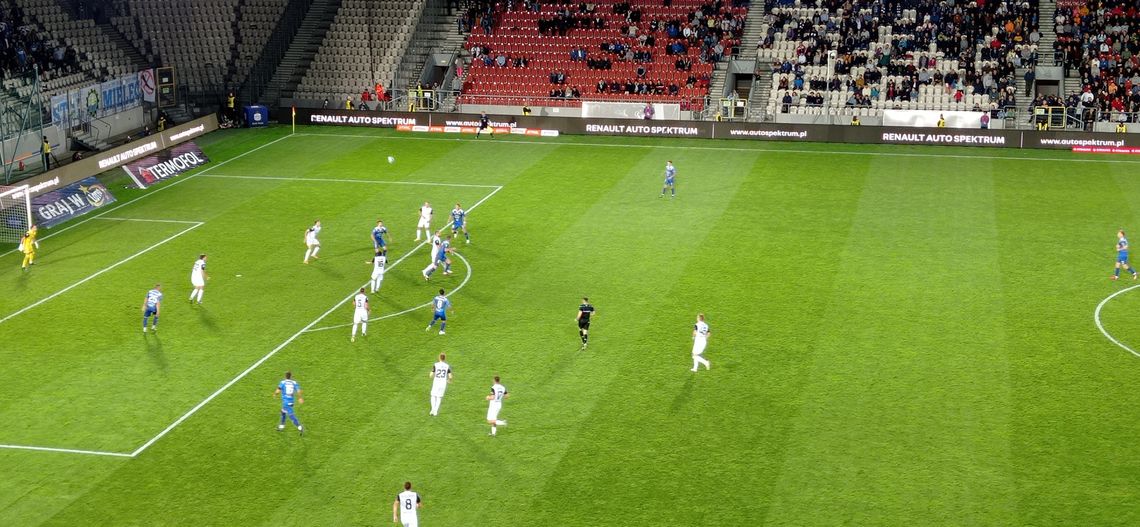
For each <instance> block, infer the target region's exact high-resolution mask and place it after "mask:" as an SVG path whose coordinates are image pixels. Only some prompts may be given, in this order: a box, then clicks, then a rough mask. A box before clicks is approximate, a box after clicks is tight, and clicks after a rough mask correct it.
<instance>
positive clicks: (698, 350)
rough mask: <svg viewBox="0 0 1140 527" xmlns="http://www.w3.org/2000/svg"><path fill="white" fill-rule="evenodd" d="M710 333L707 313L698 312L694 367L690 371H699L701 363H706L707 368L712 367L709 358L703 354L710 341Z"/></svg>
mask: <svg viewBox="0 0 1140 527" xmlns="http://www.w3.org/2000/svg"><path fill="white" fill-rule="evenodd" d="M709 333H711V332H710V331H709V325H708V324H706V323H705V314H704V313H700V314H698V315H697V323H696V324H693V369H691V370H689V371H697V366H698V365H700V364H704V365H705V369H706V370H709V369H712V366H711V365H710V363H709V361H708V359H705V358H704V357H702V356H701V354H702V353H704V352H705V346H707V345H708V343H709Z"/></svg>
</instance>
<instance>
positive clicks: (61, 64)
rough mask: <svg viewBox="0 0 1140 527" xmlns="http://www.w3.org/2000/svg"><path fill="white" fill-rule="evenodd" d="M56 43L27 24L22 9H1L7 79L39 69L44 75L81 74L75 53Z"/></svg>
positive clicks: (0, 49) (0, 51)
mask: <svg viewBox="0 0 1140 527" xmlns="http://www.w3.org/2000/svg"><path fill="white" fill-rule="evenodd" d="M53 42H54V41H53V40H52V39H51V38H50V36H48V35H44V34H41V33H40V32H39V31H38V30H37V29H36V27H35V26H34V25H32V24H29V23H27V21H26V20H25V19H24V12H23V10H22V9H20V7H19V6H15V5H13V6H12V7H10V8H3V7H0V69H3V70H4V73H5V76H12V75H21V74H24V73H27V72H29V71H32V70H33V69H35V68H37V67H38V68H39V70H40V72H41V73H46V72H55V71H58V72H60V73H63V74H68V73H75V72H77V71H79V57H78V56H77V54H76V52H75V50H74V49H73V48H71V47H68V46H64V45H62V44H53Z"/></svg>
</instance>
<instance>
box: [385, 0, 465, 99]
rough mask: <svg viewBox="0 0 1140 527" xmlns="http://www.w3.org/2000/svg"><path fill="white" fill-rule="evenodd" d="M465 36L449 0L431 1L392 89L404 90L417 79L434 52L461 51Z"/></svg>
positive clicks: (413, 36)
mask: <svg viewBox="0 0 1140 527" xmlns="http://www.w3.org/2000/svg"><path fill="white" fill-rule="evenodd" d="M465 38H466V35H461V34H458V33H457V32H456V31H455V12H454V10H452V9H451V7H450V6H448V5H447V3H445V2H439V1H428V2H427V3H426V4H425V7H424V11H423V14H422V15H421V16H420V21H419V23H418V24H417V25H416V31H415V33H414V34H413V35H412V38H411V39H410V41H409V42H408V47H407V49H406V50H405V52H404V56H403V58H402V59H401V60H400V67H399V69H398V70H397V72H396V78H395V79H394V80H393V82H392V88H394V89H403V88H405V87H408V86H411V85H412V84H414V83H415V82H417V81H418V79H419V76H420V74H421V73H423V71H424V67H425V66H426V65H427V61H428V59H429V58H430V57H431V55H432V53H452V52H457V51H459V50H460V49H462V48H463V41H464V39H465ZM443 88H444V89H446V88H447V87H446V86H445V87H443Z"/></svg>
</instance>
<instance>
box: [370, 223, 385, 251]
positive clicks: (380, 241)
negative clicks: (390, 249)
mask: <svg viewBox="0 0 1140 527" xmlns="http://www.w3.org/2000/svg"><path fill="white" fill-rule="evenodd" d="M385 234H388V228H387V227H385V226H384V222H382V221H380V220H376V227H375V228H373V229H372V250H374V251H377V252H379V251H382V250H387V249H386V247H387V246H388V241H387V240H385V239H384V235H385Z"/></svg>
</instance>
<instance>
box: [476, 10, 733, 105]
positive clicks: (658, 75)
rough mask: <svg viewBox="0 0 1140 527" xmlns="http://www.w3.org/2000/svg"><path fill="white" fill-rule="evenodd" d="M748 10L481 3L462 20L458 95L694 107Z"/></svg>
mask: <svg viewBox="0 0 1140 527" xmlns="http://www.w3.org/2000/svg"><path fill="white" fill-rule="evenodd" d="M747 15H748V7H747V4H746V3H744V2H739V3H735V4H727V3H725V2H724V1H723V0H716V1H706V0H672V1H668V0H667V1H664V2H661V1H656V0H631V1H623V2H604V1H603V2H596V3H594V2H591V3H584V2H583V3H580V4H549V5H548V4H540V3H538V2H535V1H530V0H528V1H526V2H514V3H511V4H510V5H504V4H499V3H496V4H493V5H492V4H485V3H484V4H479V5H477V6H476V7H474V8H469V9H468V11H467V16H466V18H465V19H463V20H462V21H461V22H460V23H461V24H462V25H463V26H464V28H465V29H468V30H470V31H471V35H470V36H469V37H468V39H467V41H466V44H465V47H466V49H467V51H468V52H469V53H470V55H471V57H472V58H473V61H472V63H471V67H470V71H469V73H468V74H467V76H466V77H465V78H464V80H463V90H462V94H461V95H460V97H459V102H460V103H491V104H509V105H523V104H535V105H539V104H541V105H563V106H576V105H578V104H579V102H580V101H579V99H580V98H589V99H595V100H618V101H621V100H632V101H658V102H678V103H680V104H681V106H682V109H686V110H687V109H692V110H700V109H701V108H703V107H704V105H705V102H706V98H707V96H708V92H709V81H710V78H711V74H712V71H713V66H714V63H715V62H717V61H719V60H722V59H724V58H725V57H728V56H735V55H739V53H740V48H739V46H740V38H741V34H742V31H743V27H744V20H745V17H746V16H747ZM504 96H506V98H503V97H504Z"/></svg>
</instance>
